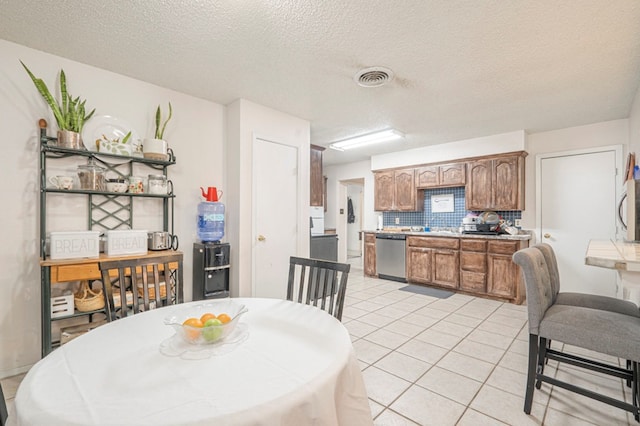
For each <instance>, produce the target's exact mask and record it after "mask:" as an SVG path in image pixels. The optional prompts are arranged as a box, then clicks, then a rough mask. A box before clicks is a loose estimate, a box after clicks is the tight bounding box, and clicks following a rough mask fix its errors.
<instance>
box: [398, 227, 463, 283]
mask: <svg viewBox="0 0 640 426" xmlns="http://www.w3.org/2000/svg"><path fill="white" fill-rule="evenodd" d="M459 243H460V240H459V239H458V238H438V237H408V238H407V281H408V282H410V283H418V284H434V285H438V286H441V287H447V288H457V287H458V282H459V259H460V258H459V252H458V249H459Z"/></svg>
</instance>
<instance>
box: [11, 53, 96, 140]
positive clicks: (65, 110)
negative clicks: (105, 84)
mask: <svg viewBox="0 0 640 426" xmlns="http://www.w3.org/2000/svg"><path fill="white" fill-rule="evenodd" d="M20 63H21V64H22V66H23V67H24V69H25V71H27V74H29V77H31V80H32V81H33V84H34V85H35V86H36V89H38V92H40V94H41V95H42V97H43V98H44V100H45V101H46V102H47V104H49V107H50V108H51V111H52V112H53V116H54V117H55V119H56V123H58V128H59V129H60V130H69V131H72V132H77V133H80V132H82V127H83V126H84V123H85V121H87V120H88V119H90V118H91V116H93V113H94V112H96V110H95V108H94V109H93V110H91V112H90V113H89V114H86V108H85V103H86V100H83V101H80V97H76V98H73V97H72V96H71V95H70V94H69V92H68V91H67V77H66V76H65V74H64V70H63V69H61V70H60V96H61V98H62V104H59V103H58V101H56V99H55V98H54V97H53V95H52V94H51V92H50V91H49V88H48V87H47V85H46V84H45V82H44V81H43V80H42V79H40V78H37V77H36V76H35V75H33V73H32V72H31V70H29V68H27V66H26V65H25V64H24V62H22V61H20Z"/></svg>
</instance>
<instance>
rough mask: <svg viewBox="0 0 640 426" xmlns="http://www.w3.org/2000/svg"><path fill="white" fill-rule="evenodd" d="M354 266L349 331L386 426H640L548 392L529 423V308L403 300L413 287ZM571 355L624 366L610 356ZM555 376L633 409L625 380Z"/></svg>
mask: <svg viewBox="0 0 640 426" xmlns="http://www.w3.org/2000/svg"><path fill="white" fill-rule="evenodd" d="M349 262H350V263H351V264H352V269H351V273H350V275H349V283H348V286H347V297H346V300H345V307H344V312H343V318H342V321H343V323H344V325H345V326H346V328H347V329H348V330H349V333H350V334H351V337H352V340H353V346H354V348H355V350H356V353H357V355H358V358H359V360H360V365H361V367H362V374H363V376H364V381H365V385H366V387H367V392H368V394H369V403H370V406H371V412H372V414H373V416H374V423H375V424H376V425H384V426H386V425H439V426H445V425H474V426H476V425H502V424H507V425H518V426H519V425H562V426H565V425H638V423H637V422H636V421H635V419H634V418H633V416H632V415H630V414H628V413H627V412H626V411H623V410H621V409H618V408H614V407H611V406H609V405H606V404H603V403H600V402H598V401H595V400H592V399H589V398H586V397H583V396H580V395H577V394H575V393H572V392H568V391H565V390H563V389H560V388H555V387H551V386H550V385H548V384H546V383H545V384H543V385H542V389H541V390H536V391H535V393H534V405H533V409H532V412H531V415H526V414H524V412H523V405H524V389H525V382H526V367H527V354H528V328H527V309H526V306H524V305H523V306H517V305H513V304H510V303H502V302H497V301H493V300H488V299H482V298H477V297H472V296H467V295H462V294H454V295H453V296H451V297H449V298H447V299H438V298H435V297H429V296H425V295H421V294H416V293H411V292H407V291H402V290H400V289H401V288H402V287H405V286H406V285H407V284H404V283H397V282H393V281H387V280H379V279H375V278H369V277H365V276H364V274H363V271H362V264H361V259H359V258H355V259H349ZM554 345H556V343H554ZM558 347H559V346H558ZM564 350H565V351H568V352H573V353H576V354H580V353H582V354H585V355H589V356H590V357H594V358H597V359H601V360H603V361H607V362H613V363H616V364H617V365H621V364H620V360H618V359H615V358H612V357H609V356H607V355H603V354H597V353H593V352H590V351H585V350H582V349H580V348H569V347H564ZM546 368H547V370H545V372H548V373H549V374H551V375H555V376H556V377H558V378H564V379H566V378H568V377H571V378H570V380H571V382H572V383H575V384H578V385H581V386H584V387H587V388H589V389H592V390H596V391H597V392H601V393H605V394H607V395H610V396H612V397H615V398H620V399H622V398H626V400H627V401H630V398H631V394H630V392H629V391H628V388H626V386H624V384H623V382H622V381H621V380H616V379H612V378H611V377H609V376H604V375H600V374H597V373H587V372H584V371H583V370H578V369H577V368H574V367H571V366H566V365H561V366H560V367H558V366H557V363H555V362H550V363H549V364H548V365H547V367H546Z"/></svg>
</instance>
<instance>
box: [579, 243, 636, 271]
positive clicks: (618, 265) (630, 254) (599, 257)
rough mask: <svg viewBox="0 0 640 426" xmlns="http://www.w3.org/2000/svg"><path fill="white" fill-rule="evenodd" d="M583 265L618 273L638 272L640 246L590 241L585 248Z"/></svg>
mask: <svg viewBox="0 0 640 426" xmlns="http://www.w3.org/2000/svg"><path fill="white" fill-rule="evenodd" d="M585 264H587V265H591V266H599V267H601V268H609V269H617V270H619V271H640V244H638V243H631V242H627V241H614V240H591V241H589V246H588V247H587V254H586V256H585Z"/></svg>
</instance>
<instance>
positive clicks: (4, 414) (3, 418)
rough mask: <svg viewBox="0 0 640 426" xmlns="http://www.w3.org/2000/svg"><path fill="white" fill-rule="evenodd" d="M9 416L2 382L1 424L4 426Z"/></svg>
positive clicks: (0, 425) (0, 399)
mask: <svg viewBox="0 0 640 426" xmlns="http://www.w3.org/2000/svg"><path fill="white" fill-rule="evenodd" d="M7 417H9V412H8V410H7V403H6V402H5V400H4V392H2V384H0V426H4V425H6V424H7Z"/></svg>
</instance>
